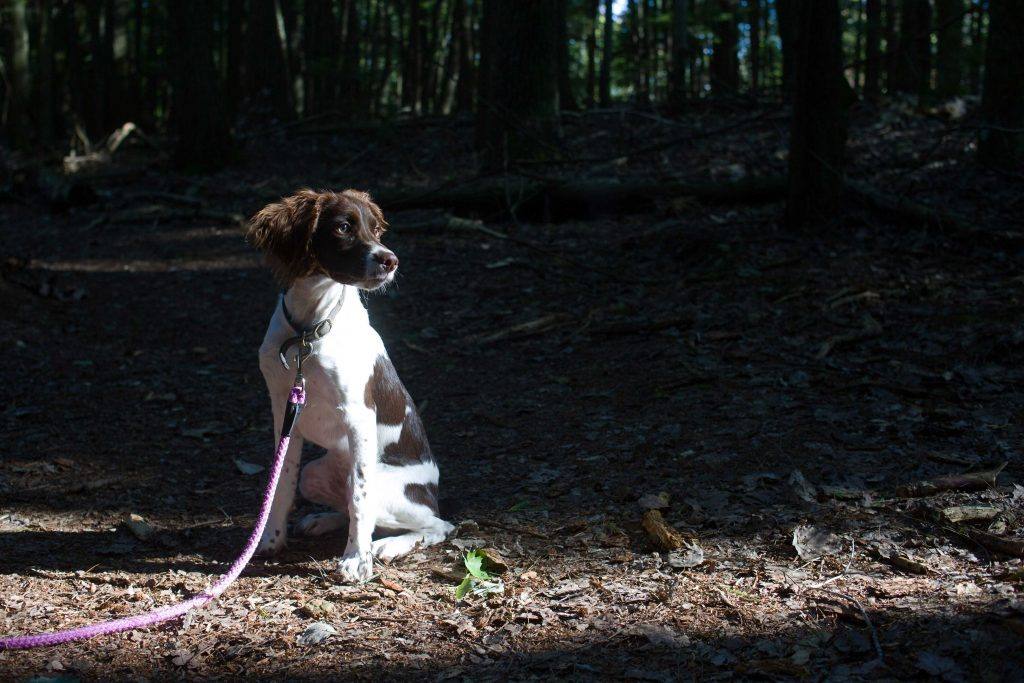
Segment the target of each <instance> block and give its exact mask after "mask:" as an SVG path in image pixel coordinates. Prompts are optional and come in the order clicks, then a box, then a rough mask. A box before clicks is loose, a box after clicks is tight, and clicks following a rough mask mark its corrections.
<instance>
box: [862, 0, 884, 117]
mask: <svg viewBox="0 0 1024 683" xmlns="http://www.w3.org/2000/svg"><path fill="white" fill-rule="evenodd" d="M864 15H865V17H864V23H865V26H864V97H865V98H866V99H867V100H869V101H872V102H877V101H878V98H879V95H881V78H882V53H881V39H882V0H867V5H866V6H865V8H864Z"/></svg>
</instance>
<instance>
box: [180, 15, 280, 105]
mask: <svg viewBox="0 0 1024 683" xmlns="http://www.w3.org/2000/svg"><path fill="white" fill-rule="evenodd" d="M169 4H170V5H176V4H177V1H176V0H175V2H171V3H169ZM189 4H192V3H189ZM279 14H280V8H279V3H278V0H260V1H256V2H252V3H250V5H249V26H248V29H249V30H248V35H247V36H246V44H247V48H248V50H247V54H246V65H245V66H246V68H245V71H246V95H247V97H248V98H249V100H250V101H251V103H252V104H253V105H255V107H256V108H257V111H260V110H262V111H261V113H267V114H270V115H271V116H273V117H275V118H277V119H280V120H283V121H287V120H290V119H291V118H292V117H293V116H294V115H295V107H294V105H293V104H292V85H291V79H290V78H289V76H288V57H287V46H286V45H285V42H284V36H282V35H281V31H280V29H279V27H278V15H279ZM204 28H205V27H204Z"/></svg>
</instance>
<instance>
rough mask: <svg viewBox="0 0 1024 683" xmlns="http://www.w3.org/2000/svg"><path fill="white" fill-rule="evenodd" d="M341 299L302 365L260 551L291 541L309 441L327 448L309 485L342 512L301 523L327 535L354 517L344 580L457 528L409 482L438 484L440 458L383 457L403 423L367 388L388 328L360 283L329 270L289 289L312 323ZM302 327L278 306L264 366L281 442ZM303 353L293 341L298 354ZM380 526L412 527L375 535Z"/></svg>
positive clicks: (312, 466)
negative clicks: (298, 398) (389, 419)
mask: <svg viewBox="0 0 1024 683" xmlns="http://www.w3.org/2000/svg"><path fill="white" fill-rule="evenodd" d="M340 297H344V299H343V303H342V305H341V308H340V309H339V310H338V312H337V313H336V315H335V317H334V321H333V325H332V328H331V331H330V333H329V334H328V335H327V336H326V337H324V338H323V339H321V340H320V341H318V342H316V343H315V344H314V349H313V355H312V356H310V357H309V358H307V359H306V361H305V362H304V363H303V366H302V369H303V374H304V375H305V377H306V406H305V408H304V410H303V411H302V414H301V416H300V418H299V421H298V424H297V425H296V427H295V429H294V430H293V432H292V441H291V446H290V447H289V449H288V454H287V457H286V461H285V467H284V471H283V473H282V475H281V481H280V483H279V484H278V487H277V491H276V493H275V495H274V503H273V506H272V508H271V511H270V519H269V521H268V522H267V527H266V530H265V531H264V533H263V537H262V538H261V540H260V545H259V552H261V553H263V554H272V553H275V552H277V551H279V550H281V548H283V547H284V545H285V543H286V542H287V518H288V513H289V511H290V510H291V508H292V503H293V502H294V499H295V492H296V489H297V487H298V486H299V479H300V471H299V461H300V458H301V454H302V444H303V441H304V440H309V441H311V442H312V443H315V444H317V445H319V446H321V447H323V448H325V449H326V450H327V455H325V456H323V457H322V458H320V459H318V460H316V461H314V462H312V463H309V464H307V465H306V466H305V468H303V471H302V479H303V486H302V488H303V492H304V494H309V495H314V496H315V497H317V498H321V497H322V499H321V500H315V502H320V503H323V504H327V505H330V506H331V507H334V508H335V512H333V513H326V514H320V515H316V516H313V515H309V516H307V517H305V518H303V520H302V521H300V522H299V524H298V525H297V527H296V530H297V531H299V532H301V533H305V534H321V533H329V532H331V531H334V530H337V529H340V528H342V527H344V526H346V525H347V526H348V542H347V545H346V547H345V552H344V554H343V555H342V556H341V558H340V559H339V560H338V569H339V571H340V572H341V574H342V576H343V577H344V578H346V579H348V580H352V581H356V580H365V579H368V578H369V577H370V575H371V574H372V571H373V560H372V556H373V555H376V556H378V557H380V558H382V559H385V560H391V559H394V558H395V557H398V556H400V555H403V554H405V553H408V552H409V551H410V550H412V549H413V548H415V547H416V545H418V544H422V545H432V544H434V543H438V542H440V541H441V540H443V539H444V538H445V537H446V536H447V534H448V533H449V532H450V531H451V529H452V526H451V525H450V524H448V523H447V522H445V521H443V520H441V519H439V518H438V517H436V516H435V515H434V513H433V511H431V510H430V509H429V508H428V507H426V506H424V505H419V504H417V503H413V502H412V501H410V500H409V499H408V498H406V496H405V486H406V485H407V484H436V483H437V480H438V470H437V465H435V464H434V463H433V462H430V463H419V464H416V465H410V466H407V467H393V466H390V465H385V464H383V463H381V462H380V457H381V453H382V451H383V449H384V447H386V446H387V445H388V444H390V443H392V442H394V441H397V440H398V436H399V434H400V432H401V425H398V426H395V425H378V424H377V418H376V413H375V412H374V410H373V409H371V408H368V407H367V406H366V404H365V399H364V391H365V387H366V383H367V381H368V380H369V378H370V376H371V375H372V374H373V367H374V363H375V362H376V360H377V357H378V356H386V355H387V352H386V351H385V349H384V344H383V342H382V341H381V338H380V335H378V334H377V332H376V331H375V330H374V329H373V328H372V327H370V322H369V318H368V316H367V314H366V309H365V308H364V306H363V303H362V301H361V300H360V297H359V290H358V289H357V288H356V287H353V286H350V285H342V284H339V283H337V282H335V281H334V280H331V279H329V278H327V277H324V276H312V277H307V278H302V279H300V280H298V281H297V282H295V283H294V284H293V285H292V286H291V287H290V288H289V290H288V292H287V294H286V295H285V305H286V306H287V307H288V311H289V312H290V313H291V316H292V318H293V319H294V320H296V321H302V323H303V324H311V323H312V322H315V321H320V320H322V319H323V318H324V317H326V316H327V315H328V314H329V312H330V311H331V310H332V308H333V307H334V306H335V305H336V303H337V301H338V300H339V298H340ZM295 334H296V332H295V331H294V330H292V328H291V327H290V326H289V325H288V323H287V321H286V320H285V317H284V313H283V311H282V310H281V306H280V305H278V307H277V310H276V311H275V312H274V315H273V317H272V318H271V320H270V325H269V327H268V328H267V333H266V336H265V337H264V340H263V344H262V346H261V347H260V369H261V370H262V372H263V377H264V379H265V380H266V383H267V389H268V391H269V392H270V400H271V405H272V408H273V413H274V431H275V435H274V438H275V440H276V439H277V438H278V437H279V435H280V429H281V422H282V420H283V416H284V408H285V401H286V400H287V397H288V392H289V388H290V387H291V384H292V382H293V380H294V378H295V370H294V363H293V360H292V358H289V363H290V364H292V365H293V368H292V369H290V370H288V369H285V368H284V367H282V365H281V362H280V360H279V358H278V349H279V347H280V345H281V343H282V342H284V341H285V340H286V339H288V338H290V337H293V336H295ZM294 352H295V348H294V347H293V348H292V349H290V353H291V354H294ZM406 410H407V411H408V410H409V407H408V406H407V407H406ZM375 527H382V528H387V529H389V530H392V531H404V532H405V533H402V534H400V535H397V536H393V537H389V538H382V539H379V540H377V541H373V539H372V536H373V532H374V529H375Z"/></svg>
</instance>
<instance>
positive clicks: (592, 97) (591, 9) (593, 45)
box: [583, 0, 601, 109]
mask: <svg viewBox="0 0 1024 683" xmlns="http://www.w3.org/2000/svg"><path fill="white" fill-rule="evenodd" d="M600 12H601V0H589V5H588V6H587V75H586V84H587V85H586V89H587V92H586V95H585V97H584V98H583V102H584V104H585V105H586V107H587V108H588V109H589V108H590V107H593V106H594V103H595V102H596V101H597V94H596V90H597V24H598V16H599V15H600Z"/></svg>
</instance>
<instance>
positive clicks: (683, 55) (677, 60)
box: [668, 0, 690, 112]
mask: <svg viewBox="0 0 1024 683" xmlns="http://www.w3.org/2000/svg"><path fill="white" fill-rule="evenodd" d="M688 4H689V0H673V2H672V60H671V62H670V63H669V72H668V95H669V106H670V107H671V108H672V109H673V110H675V111H677V112H678V111H680V110H682V108H683V107H684V106H685V105H686V99H687V90H686V66H687V63H688V62H689V61H690V59H689V57H690V36H689V27H688V26H687V16H686V14H687V5H688Z"/></svg>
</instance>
